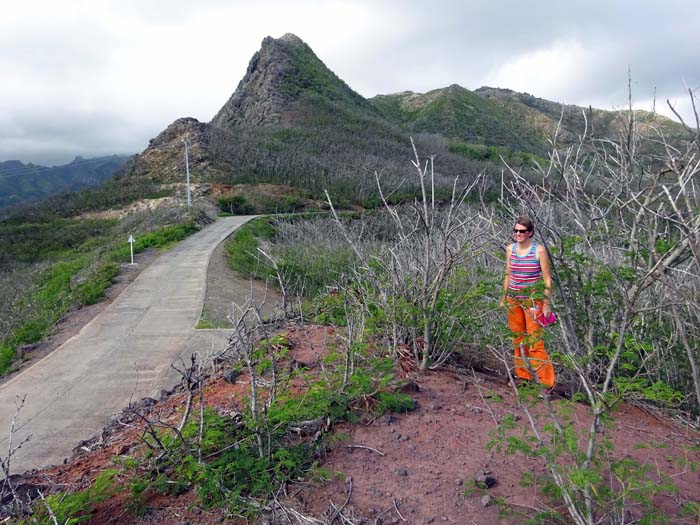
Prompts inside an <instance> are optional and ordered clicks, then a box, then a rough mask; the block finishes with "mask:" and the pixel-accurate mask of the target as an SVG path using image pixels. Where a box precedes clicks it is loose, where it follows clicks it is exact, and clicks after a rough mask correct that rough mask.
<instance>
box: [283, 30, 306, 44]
mask: <svg viewBox="0 0 700 525" xmlns="http://www.w3.org/2000/svg"><path fill="white" fill-rule="evenodd" d="M280 40H281V41H282V42H287V43H290V44H296V45H300V44H301V45H306V44H305V43H304V41H303V40H302V39H301V38H299V37H298V36H296V35H295V34H293V33H285V34H284V35H282V37H281V38H280Z"/></svg>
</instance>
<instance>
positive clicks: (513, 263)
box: [501, 216, 554, 389]
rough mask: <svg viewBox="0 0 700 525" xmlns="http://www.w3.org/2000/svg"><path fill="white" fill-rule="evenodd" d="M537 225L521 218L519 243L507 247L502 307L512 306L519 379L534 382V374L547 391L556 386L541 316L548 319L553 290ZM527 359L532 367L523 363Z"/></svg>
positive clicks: (510, 315)
mask: <svg viewBox="0 0 700 525" xmlns="http://www.w3.org/2000/svg"><path fill="white" fill-rule="evenodd" d="M534 235H535V225H534V224H533V222H532V220H530V218H528V217H525V216H522V217H518V220H517V221H516V222H515V227H514V228H513V237H514V239H515V242H514V243H513V244H511V245H509V246H507V247H506V277H505V279H504V280H503V299H502V300H501V305H502V306H504V305H505V303H506V302H507V303H508V328H510V330H511V332H512V333H513V334H514V336H515V337H514V339H513V344H514V346H515V375H516V376H517V377H518V378H519V379H523V380H531V379H532V374H531V373H530V370H532V371H534V372H535V373H536V374H537V377H538V378H539V382H540V383H542V385H544V386H545V388H547V389H551V388H552V387H553V386H554V367H553V366H552V363H551V361H550V360H549V355H548V354H547V351H546V350H545V348H544V341H543V340H542V326H541V325H540V324H539V323H538V322H537V317H538V316H539V315H540V314H544V315H545V316H548V315H549V314H550V312H551V311H552V310H551V306H550V304H549V298H550V292H551V289H552V274H551V271H550V264H549V256H548V255H547V250H546V249H545V248H544V246H541V245H539V244H537V243H536V242H534V241H533V240H532V237H533V236H534ZM523 358H527V360H528V361H529V366H528V363H527V362H526V361H525V360H524V359H523Z"/></svg>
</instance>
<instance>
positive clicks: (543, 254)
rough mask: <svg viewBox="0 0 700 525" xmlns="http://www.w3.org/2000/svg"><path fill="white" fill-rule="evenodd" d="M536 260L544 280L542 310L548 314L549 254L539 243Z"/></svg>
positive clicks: (550, 281) (550, 290) (549, 310)
mask: <svg viewBox="0 0 700 525" xmlns="http://www.w3.org/2000/svg"><path fill="white" fill-rule="evenodd" d="M535 256H536V257H537V260H538V261H539V262H540V268H541V269H542V280H543V281H544V301H543V302H542V311H543V312H544V313H545V314H548V313H549V312H551V311H552V307H551V306H550V304H549V303H550V295H551V293H552V266H551V264H550V262H549V255H548V254H547V249H546V248H545V247H544V246H542V245H541V244H538V245H537V252H536V253H535Z"/></svg>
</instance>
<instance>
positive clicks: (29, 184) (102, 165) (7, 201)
mask: <svg viewBox="0 0 700 525" xmlns="http://www.w3.org/2000/svg"><path fill="white" fill-rule="evenodd" d="M130 158H131V157H130V156H126V155H111V156H109V157H96V158H92V159H84V158H82V157H76V158H75V159H74V160H73V161H72V162H71V163H69V164H65V165H63V166H53V167H46V166H39V165H36V164H31V163H29V164H24V163H22V162H20V161H18V160H8V161H5V162H0V208H6V207H9V206H16V205H21V204H25V203H27V202H32V201H36V200H39V199H43V198H46V197H49V196H51V195H55V194H57V193H60V192H66V191H76V190H78V189H81V188H85V187H90V186H97V185H98V184H101V183H102V182H104V181H105V180H107V179H108V178H109V177H111V176H112V175H113V174H114V172H115V171H117V170H118V169H119V168H121V167H122V166H123V165H124V164H125V163H126V162H127V161H128V160H129V159H130Z"/></svg>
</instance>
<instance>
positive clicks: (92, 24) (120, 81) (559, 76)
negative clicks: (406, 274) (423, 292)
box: [0, 0, 700, 165]
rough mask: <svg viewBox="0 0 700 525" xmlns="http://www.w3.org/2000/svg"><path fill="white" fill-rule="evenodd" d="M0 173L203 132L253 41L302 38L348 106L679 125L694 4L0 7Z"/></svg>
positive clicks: (267, 0)
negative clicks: (455, 107)
mask: <svg viewBox="0 0 700 525" xmlns="http://www.w3.org/2000/svg"><path fill="white" fill-rule="evenodd" d="M1 13H2V15H1V16H0V71H2V76H1V77H0V79H1V80H0V161H3V160H9V159H19V160H22V161H25V162H28V161H31V162H34V163H39V164H44V165H54V164H63V163H66V162H69V161H70V160H71V159H72V158H73V157H74V156H76V155H82V156H84V157H88V156H97V155H106V154H113V153H137V152H140V151H142V150H143V149H144V148H145V147H146V146H147V145H148V141H149V139H150V138H152V137H155V136H156V135H157V134H158V133H159V132H160V131H162V130H163V129H164V128H165V127H166V126H167V125H168V124H170V123H171V122H172V121H173V120H175V119H177V118H179V117H186V116H191V117H195V118H197V119H199V120H200V121H205V122H208V121H209V120H211V118H212V117H213V116H214V114H215V113H216V112H217V110H218V109H219V108H220V107H221V106H222V105H223V104H224V103H225V102H226V100H227V99H228V97H229V96H230V95H231V94H232V93H233V91H234V90H235V88H236V86H237V84H238V82H239V80H240V79H241V78H242V77H243V75H244V73H245V69H246V66H247V64H248V61H249V60H250V58H251V56H252V55H253V53H255V51H257V50H258V49H259V47H260V43H261V41H262V39H263V38H264V37H265V36H268V35H270V36H273V37H280V36H282V35H283V34H284V33H287V32H291V33H294V34H296V35H297V36H299V37H300V38H302V39H303V40H304V41H305V42H306V43H307V44H309V45H310V46H311V48H312V49H313V50H314V51H315V53H316V54H317V55H318V56H319V58H321V60H323V61H324V62H325V63H326V65H327V66H328V67H329V68H330V69H332V70H333V71H334V72H335V73H336V74H337V75H338V76H339V77H341V78H342V79H343V80H345V81H346V82H347V83H348V84H349V85H350V86H351V87H352V88H353V89H355V90H356V91H358V92H359V93H360V94H362V95H364V96H366V97H371V96H374V95H377V94H380V93H393V92H397V91H405V90H412V91H416V92H425V91H429V90H431V89H435V88H439V87H445V86H447V85H450V84H455V83H456V84H460V85H462V86H464V87H466V88H468V89H476V88H478V87H480V86H482V85H489V86H498V87H504V88H505V87H507V88H510V89H514V90H517V91H524V92H528V93H531V94H533V95H536V96H539V97H543V98H547V99H550V100H556V101H559V102H564V103H569V104H580V105H586V106H587V105H588V104H591V105H593V106H594V107H599V108H602V109H616V108H622V107H624V106H625V105H626V103H627V70H628V67H629V68H630V69H631V72H632V84H633V101H634V105H635V107H636V108H640V109H649V110H650V109H651V108H652V104H653V99H654V92H656V100H657V104H656V108H657V111H659V112H662V113H665V114H670V110H668V108H667V106H666V99H670V100H671V102H672V103H673V104H676V105H677V107H678V109H679V110H680V111H681V113H682V114H683V115H686V116H687V115H689V114H690V103H689V100H688V95H687V91H688V89H693V90H697V91H696V94H698V95H700V89H698V88H699V86H700V69H699V68H700V60H699V59H700V56H699V53H700V31H699V30H698V28H699V27H700V10H699V9H697V4H696V1H695V0H665V1H663V2H662V1H656V0H618V1H615V0H585V1H579V0H565V1H561V0H537V1H535V0H533V1H530V2H527V1H523V0H469V1H467V0H463V1H460V0H432V1H425V0H396V1H394V0H337V1H336V0H325V1H324V0H315V1H312V0H307V1H283V0H256V1H255V2H253V1H252V0H245V1H244V0H199V1H191V0H189V1H184V0H162V1H159V0H112V1H110V0H23V1H22V2H18V1H11V0H2V11H1Z"/></svg>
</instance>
